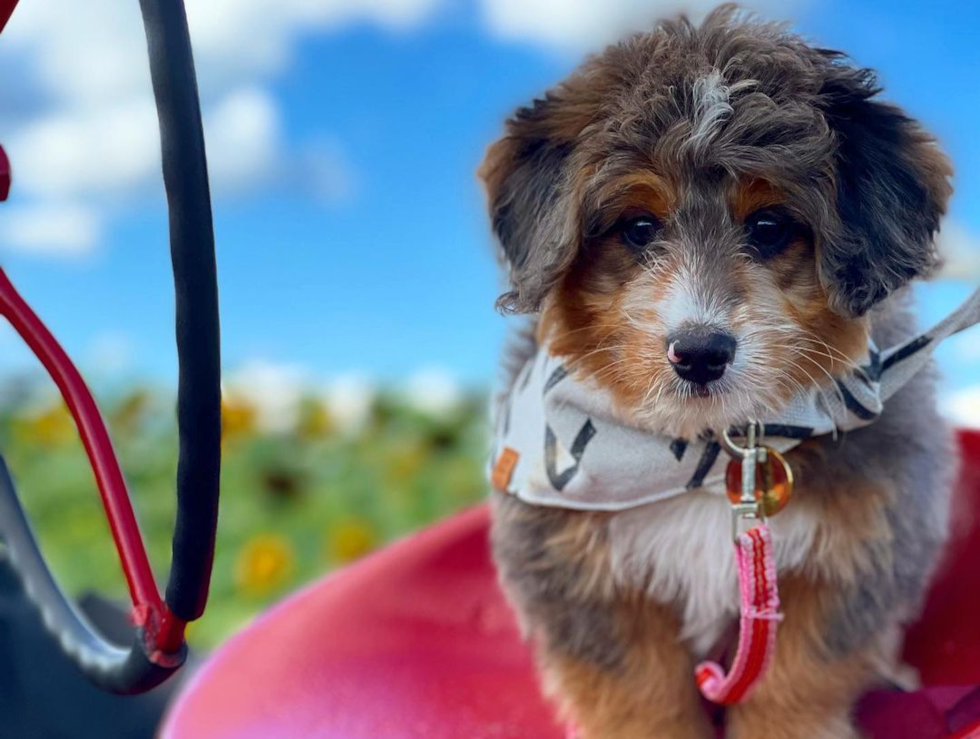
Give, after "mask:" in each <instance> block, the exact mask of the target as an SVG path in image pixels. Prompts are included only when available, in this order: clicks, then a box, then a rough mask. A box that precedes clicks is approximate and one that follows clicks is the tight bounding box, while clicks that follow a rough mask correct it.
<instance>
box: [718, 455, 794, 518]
mask: <svg viewBox="0 0 980 739" xmlns="http://www.w3.org/2000/svg"><path fill="white" fill-rule="evenodd" d="M725 490H726V492H727V494H728V499H729V500H730V501H731V502H732V503H733V504H734V503H738V502H739V500H740V499H741V497H742V463H741V462H740V461H739V460H736V459H733V460H732V461H731V462H729V463H728V468H727V469H726V470H725ZM792 494H793V470H792V469H791V468H790V466H789V463H788V462H787V461H786V459H785V457H783V455H782V454H780V453H779V452H777V451H776V450H775V449H772V448H770V447H766V461H765V462H764V463H762V464H759V465H757V466H756V469H755V499H756V500H758V501H759V503H760V504H761V506H762V512H763V513H764V514H765V515H766V517H770V516H775V515H776V514H777V513H779V512H780V511H781V510H783V508H785V507H786V504H787V503H788V502H789V499H790V496H792Z"/></svg>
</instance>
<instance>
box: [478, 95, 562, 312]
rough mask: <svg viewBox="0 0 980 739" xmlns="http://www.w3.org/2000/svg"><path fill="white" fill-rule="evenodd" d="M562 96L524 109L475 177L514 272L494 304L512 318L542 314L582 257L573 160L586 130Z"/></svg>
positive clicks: (502, 248) (538, 102)
mask: <svg viewBox="0 0 980 739" xmlns="http://www.w3.org/2000/svg"><path fill="white" fill-rule="evenodd" d="M565 92H566V91H564V90H560V91H552V92H551V93H549V94H548V95H547V96H546V97H545V98H543V99H540V100H535V101H534V103H533V104H532V105H530V106H527V107H525V108H520V109H519V110H518V111H517V112H516V113H515V114H514V116H513V117H512V118H510V120H508V121H507V130H506V133H505V135H504V137H503V138H501V139H500V140H499V141H497V142H496V143H494V144H493V145H492V146H490V148H489V150H488V151H487V155H486V157H485V159H484V161H483V164H482V165H481V166H480V169H479V172H478V175H479V177H480V178H481V179H482V180H483V184H484V187H485V188H486V191H487V200H488V204H489V208H490V218H491V221H492V224H493V230H494V233H495V235H496V237H497V240H498V242H499V244H500V248H501V251H502V254H503V257H504V258H505V259H506V261H507V264H508V267H509V270H508V272H509V274H508V276H509V279H510V285H511V290H510V291H509V292H507V293H504V294H503V295H501V296H500V299H499V300H498V301H497V306H498V308H500V309H501V310H503V311H505V312H508V313H530V312H534V311H537V310H538V309H539V308H540V307H541V302H542V300H543V299H544V297H545V295H547V293H548V291H549V290H550V289H551V288H552V287H553V286H554V284H555V283H556V282H557V281H558V278H559V277H560V276H561V275H562V274H563V273H564V271H565V270H566V269H567V268H568V266H569V265H570V264H571V262H572V261H573V260H574V258H575V255H576V253H577V251H578V240H579V229H578V227H577V216H576V214H577V209H576V208H575V205H574V198H573V196H572V192H571V190H572V185H571V179H572V177H571V167H570V162H569V160H570V158H571V155H572V151H573V148H574V138H575V135H576V133H577V131H578V130H579V129H580V128H581V124H580V123H578V121H577V115H576V113H577V110H576V108H575V106H574V105H570V104H569V102H568V101H567V100H566V99H564V97H563V94H564V93H565Z"/></svg>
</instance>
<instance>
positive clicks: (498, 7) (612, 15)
mask: <svg viewBox="0 0 980 739" xmlns="http://www.w3.org/2000/svg"><path fill="white" fill-rule="evenodd" d="M807 1H808V0H781V1H780V0H754V1H752V0H749V2H744V3H742V6H743V7H746V8H748V9H751V10H757V11H759V12H760V13H762V14H764V15H770V14H771V15H772V17H774V18H776V19H785V18H786V17H787V16H786V14H787V13H791V12H793V11H794V10H796V9H798V8H799V7H800V6H802V5H803V4H804V3H805V2H807ZM481 4H482V10H483V14H484V17H485V20H486V23H487V25H488V26H489V27H490V30H491V31H493V32H494V33H495V34H497V35H498V36H500V37H502V38H506V39H515V40H520V41H530V42H534V43H539V44H543V45H545V46H552V47H558V48H564V49H569V50H579V49H583V48H584V49H595V48H598V47H601V46H602V45H604V44H607V43H610V42H611V41H614V40H615V39H616V38H618V37H620V36H622V35H623V34H625V33H628V32H632V31H640V30H645V29H648V28H650V26H651V25H652V23H653V22H654V21H655V20H657V19H658V18H663V17H666V16H671V15H676V14H677V13H678V12H681V11H683V12H686V13H687V14H688V15H689V16H690V17H691V18H693V19H699V18H701V17H703V16H704V15H706V14H707V13H708V12H709V11H710V10H712V9H713V8H715V7H717V5H718V2H717V0H605V1H604V2H596V0H481Z"/></svg>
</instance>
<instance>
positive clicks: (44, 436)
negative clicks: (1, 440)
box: [16, 400, 76, 447]
mask: <svg viewBox="0 0 980 739" xmlns="http://www.w3.org/2000/svg"><path fill="white" fill-rule="evenodd" d="M16 432H17V434H18V436H19V437H20V438H21V439H22V440H24V441H25V442H27V443H30V444H38V445H41V446H47V447H53V446H61V445H63V444H66V443H68V442H70V441H71V440H72V439H73V438H74V436H75V433H76V431H75V422H74V420H73V419H72V417H71V414H70V413H69V412H68V409H67V408H66V407H65V406H64V404H63V403H62V402H61V401H60V400H59V401H58V402H56V403H53V404H52V405H50V406H48V407H47V408H45V409H43V410H42V411H40V412H38V413H35V414H32V415H31V416H29V417H28V418H23V419H20V420H19V421H18V422H17V426H16Z"/></svg>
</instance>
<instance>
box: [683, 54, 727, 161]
mask: <svg viewBox="0 0 980 739" xmlns="http://www.w3.org/2000/svg"><path fill="white" fill-rule="evenodd" d="M729 95H730V91H729V88H728V86H727V85H726V84H725V78H724V77H722V75H721V72H720V71H718V70H717V69H714V70H712V71H711V72H710V73H709V74H707V75H705V76H704V77H701V78H699V79H697V80H696V81H695V82H694V88H693V96H694V105H695V113H694V130H693V131H692V132H691V138H690V139H689V145H690V146H691V147H693V148H694V149H695V150H696V151H697V150H701V149H703V148H704V147H705V146H707V144H708V143H709V142H710V140H711V137H712V136H714V135H715V133H717V131H718V129H719V128H721V125H722V124H723V123H724V122H725V121H726V120H727V119H728V118H729V116H731V114H732V106H731V104H730V103H729V102H728V100H729Z"/></svg>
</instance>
